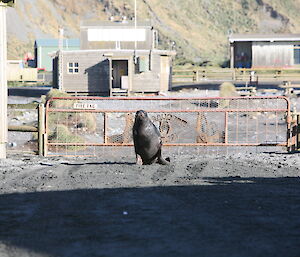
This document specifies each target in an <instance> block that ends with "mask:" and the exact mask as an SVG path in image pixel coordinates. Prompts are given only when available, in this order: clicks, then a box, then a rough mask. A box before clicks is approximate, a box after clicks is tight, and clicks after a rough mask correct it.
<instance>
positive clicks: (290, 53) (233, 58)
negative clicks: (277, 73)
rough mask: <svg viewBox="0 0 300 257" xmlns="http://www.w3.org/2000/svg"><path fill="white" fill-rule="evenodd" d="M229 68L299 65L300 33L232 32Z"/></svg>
mask: <svg viewBox="0 0 300 257" xmlns="http://www.w3.org/2000/svg"><path fill="white" fill-rule="evenodd" d="M229 42H230V67H231V68H259V67H262V68H274V67H278V68H292V67H299V66H300V34H272V35H271V34H269V35H268V34H264V35H262V34H233V35H231V36H230V37H229Z"/></svg>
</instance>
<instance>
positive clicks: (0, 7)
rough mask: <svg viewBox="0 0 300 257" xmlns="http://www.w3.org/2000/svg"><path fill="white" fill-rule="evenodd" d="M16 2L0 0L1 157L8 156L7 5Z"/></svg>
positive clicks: (12, 4)
mask: <svg viewBox="0 0 300 257" xmlns="http://www.w3.org/2000/svg"><path fill="white" fill-rule="evenodd" d="M14 3H15V1H13V0H0V159H5V158H6V143H7V95H8V91H7V78H6V66H7V40H6V7H7V6H11V7H12V6H14Z"/></svg>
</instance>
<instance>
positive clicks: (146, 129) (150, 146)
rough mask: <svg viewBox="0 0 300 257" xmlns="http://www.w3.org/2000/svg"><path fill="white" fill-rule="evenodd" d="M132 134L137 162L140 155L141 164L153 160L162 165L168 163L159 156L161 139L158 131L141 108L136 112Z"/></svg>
mask: <svg viewBox="0 0 300 257" xmlns="http://www.w3.org/2000/svg"><path fill="white" fill-rule="evenodd" d="M132 134H133V142H134V150H135V155H136V160H137V163H138V158H139V157H140V158H141V159H142V161H143V165H147V164H152V163H154V162H158V163H159V164H162V165H167V164H168V162H167V161H166V160H165V159H163V158H162V156H161V147H162V141H161V136H160V133H159V131H158V129H157V128H156V126H155V125H154V124H153V123H152V121H151V120H150V119H149V117H148V114H147V112H145V111H143V110H139V111H137V112H136V114H135V120H134V124H133V129H132Z"/></svg>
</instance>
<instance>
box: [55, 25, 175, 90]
mask: <svg viewBox="0 0 300 257" xmlns="http://www.w3.org/2000/svg"><path fill="white" fill-rule="evenodd" d="M80 42H81V49H80V50H73V51H67V50H63V51H58V52H57V54H56V56H55V58H54V60H53V62H54V67H55V70H56V71H55V72H54V73H53V76H54V77H53V81H54V86H55V87H56V88H59V89H60V90H63V91H65V92H70V93H76V94H82V93H87V94H91V95H109V96H110V95H115V94H118V93H120V94H132V93H135V92H143V93H157V92H161V91H167V90H169V88H170V83H171V67H172V57H173V56H174V55H175V52H174V51H170V50H158V49H157V31H155V30H154V29H153V27H152V26H151V24H150V23H149V22H144V23H138V24H137V26H136V27H135V24H134V22H112V21H109V22H83V23H82V25H81V38H80Z"/></svg>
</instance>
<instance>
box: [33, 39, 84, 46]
mask: <svg viewBox="0 0 300 257" xmlns="http://www.w3.org/2000/svg"><path fill="white" fill-rule="evenodd" d="M63 43H64V47H66V46H69V47H80V40H79V39H77V38H70V39H64V42H63ZM58 44H59V40H58V39H36V40H35V45H36V46H53V47H55V46H57V47H58Z"/></svg>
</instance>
